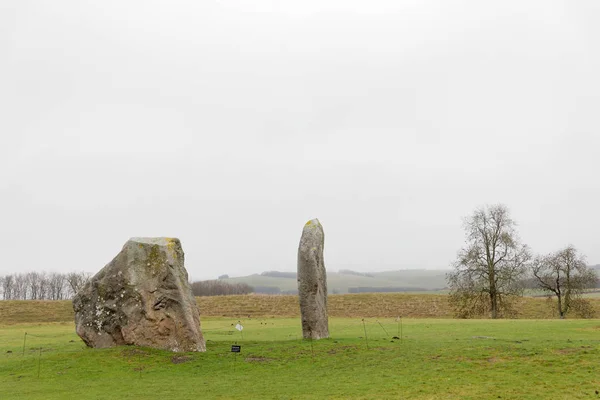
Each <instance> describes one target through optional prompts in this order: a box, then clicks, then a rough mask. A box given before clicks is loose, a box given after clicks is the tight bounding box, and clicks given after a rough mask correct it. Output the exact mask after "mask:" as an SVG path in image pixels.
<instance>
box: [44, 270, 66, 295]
mask: <svg viewBox="0 0 600 400" xmlns="http://www.w3.org/2000/svg"><path fill="white" fill-rule="evenodd" d="M65 284H66V276H65V275H64V274H61V273H57V272H53V273H51V274H50V275H49V276H48V295H47V298H48V299H49V300H62V299H63V298H64V295H65Z"/></svg>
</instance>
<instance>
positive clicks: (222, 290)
mask: <svg viewBox="0 0 600 400" xmlns="http://www.w3.org/2000/svg"><path fill="white" fill-rule="evenodd" d="M191 286H192V293H193V294H194V296H228V295H232V294H249V293H252V292H254V288H253V287H252V286H250V285H248V284H247V283H229V282H224V281H223V280H210V281H196V282H193V283H192V285H191Z"/></svg>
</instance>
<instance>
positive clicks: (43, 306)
mask: <svg viewBox="0 0 600 400" xmlns="http://www.w3.org/2000/svg"><path fill="white" fill-rule="evenodd" d="M196 299H197V301H198V305H199V306H200V312H201V315H203V316H212V317H232V318H241V317H248V316H250V317H297V316H299V315H300V309H299V306H298V298H297V296H291V295H290V296H284V295H254V294H251V295H241V296H214V297H197V298H196ZM328 300H329V304H328V306H329V307H328V308H329V315H330V316H332V317H370V318H373V317H375V318H376V317H379V318H384V317H388V318H390V317H392V318H393V317H397V316H402V317H407V318H452V317H453V313H452V309H451V308H450V305H449V304H448V297H447V296H446V295H433V294H405V293H366V294H340V295H330V296H329V298H328ZM589 300H590V301H591V303H592V306H593V308H594V310H595V311H596V316H597V315H600V298H591V299H589ZM519 302H520V304H519V306H518V308H517V309H518V314H517V315H516V317H517V318H525V319H547V318H556V314H555V312H554V308H553V307H552V305H553V304H554V303H551V302H549V301H548V300H547V299H545V298H533V297H524V298H522V299H521V300H519ZM64 321H73V309H72V307H71V301H70V300H65V301H33V300H25V301H0V324H3V325H6V324H15V323H27V322H36V323H45V322H64Z"/></svg>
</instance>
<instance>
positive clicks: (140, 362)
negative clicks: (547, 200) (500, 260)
mask: <svg viewBox="0 0 600 400" xmlns="http://www.w3.org/2000/svg"><path fill="white" fill-rule="evenodd" d="M241 322H242V324H243V325H244V327H245V329H244V330H243V338H242V335H241V334H240V333H239V332H238V331H236V330H235V329H234V327H233V325H235V323H237V320H236V319H231V318H215V317H210V318H206V317H205V318H203V319H202V324H203V330H204V334H205V337H206V339H207V347H208V351H207V352H206V353H185V354H174V353H169V352H164V351H158V350H153V349H147V348H138V347H120V348H113V349H103V350H95V349H88V348H86V347H85V346H83V343H82V342H81V340H80V339H79V338H78V337H77V335H76V334H75V333H74V326H73V324H72V323H69V322H64V323H43V324H15V325H5V326H0V399H146V398H173V399H175V398H177V399H198V398H211V399H212V398H214V399H229V398H239V399H242V398H243V399H258V398H267V399H309V398H312V399H317V398H339V399H345V398H364V399H381V398H407V399H408V398H410V399H413V398H417V399H440V398H443V399H445V398H449V399H452V398H454V399H459V398H460V399H481V398H487V399H498V398H502V399H511V398H512V399H545V398H553V399H573V398H586V399H589V398H600V397H599V396H597V395H596V394H595V391H596V390H599V391H600V362H599V361H598V360H599V356H600V321H598V320H562V321H561V320H496V321H492V320H452V319H405V320H403V323H402V333H403V335H402V340H398V339H393V336H397V335H398V330H399V326H398V324H397V323H396V322H395V321H394V319H392V318H380V319H375V318H369V319H365V327H366V329H367V338H368V348H367V342H366V340H365V337H364V336H365V334H364V328H363V323H362V321H361V319H360V318H352V319H350V318H331V319H330V332H331V336H332V338H331V339H328V340H321V341H315V342H312V343H311V342H309V341H303V340H301V337H300V336H299V335H301V329H300V324H299V319H298V318H264V319H261V318H257V319H249V320H248V319H247V320H242V321H241ZM380 324H381V325H380ZM386 331H387V332H386ZM25 332H27V337H26V345H25V354H24V355H23V340H24V336H25ZM235 342H237V343H238V344H241V345H242V352H241V353H240V354H239V355H237V356H236V355H235V354H233V353H231V352H230V348H231V344H233V343H235ZM40 348H41V352H40ZM38 373H39V377H38Z"/></svg>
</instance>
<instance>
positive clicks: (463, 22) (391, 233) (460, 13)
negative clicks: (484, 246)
mask: <svg viewBox="0 0 600 400" xmlns="http://www.w3.org/2000/svg"><path fill="white" fill-rule="evenodd" d="M599 20H600V3H598V2H597V1H594V0H590V1H569V2H567V1H549V0H541V1H497V2H481V1H454V2H449V1H422V0H420V1H416V0H415V1H399V0H389V1H348V0H344V1H341V0H339V1H337V0H336V1H333V0H325V1H324V0H319V1H317V0H307V1H302V2H292V1H265V0H254V1H242V0H219V1H213V0H203V1H189V2H177V1H162V2H158V1H143V2H142V1H121V0H119V1H101V2H100V1H94V2H92V1H83V0H77V1H75V0H74V1H52V2H50V1H23V0H18V1H17V0H14V1H13V0H9V1H3V2H1V3H0V88H1V90H0V110H1V111H0V113H1V116H0V199H1V200H0V202H1V207H0V219H1V226H2V229H1V230H0V250H1V251H2V254H3V262H2V263H0V274H4V273H8V272H13V271H28V270H46V271H71V270H85V271H90V272H96V271H97V270H99V269H100V268H101V267H103V266H104V265H105V264H106V263H107V262H108V261H110V260H111V259H112V257H113V256H114V255H116V254H117V253H118V251H119V250H120V248H121V246H122V245H123V243H125V241H126V240H127V239H128V238H129V237H131V236H176V237H179V238H180V239H181V241H182V244H183V247H184V250H185V252H186V265H187V268H188V271H189V272H190V275H191V276H192V278H194V279H203V278H212V277H216V276H217V275H219V274H223V273H228V274H230V275H232V276H233V275H244V274H248V273H253V272H261V271H264V270H272V269H277V270H288V271H293V270H295V267H296V251H297V246H298V241H299V239H300V234H301V232H302V227H303V225H304V223H305V222H306V221H307V220H309V219H311V218H315V217H317V218H319V219H320V221H321V222H322V224H323V226H324V229H325V235H326V242H325V248H326V266H327V267H328V268H329V269H331V270H337V269H339V268H353V269H357V270H361V271H378V270H386V269H398V268H446V267H448V265H449V263H450V262H451V261H452V260H453V258H454V257H455V254H456V251H457V250H458V249H459V248H460V247H461V245H462V244H463V242H464V238H463V231H462V227H461V218H462V217H464V216H466V215H468V214H470V213H471V212H472V211H473V209H474V208H475V207H477V206H481V205H484V204H492V203H504V204H506V205H507V206H508V207H509V208H510V209H511V211H512V214H513V217H514V219H515V220H516V221H517V222H518V223H519V231H520V234H521V237H522V239H523V240H524V242H526V243H528V244H529V245H530V246H531V247H532V249H533V250H534V251H535V252H539V253H546V252H550V251H553V250H557V249H558V248H560V247H561V246H565V245H567V244H569V243H572V244H573V245H575V246H576V247H578V248H579V249H580V250H581V251H582V252H583V253H584V254H586V255H587V256H588V260H589V261H590V262H591V263H599V262H600V246H599V245H598V243H599V242H598V232H597V230H598V228H597V224H598V222H599V221H600V211H599V210H600V207H599V206H598V203H599V200H600V180H599V179H598V172H599V171H600V157H599V154H598V153H599V149H600V132H599V128H600V122H599V120H598V110H599V109H600V78H599V74H598V71H600V27H599V25H598V23H597V22H598V21H599Z"/></svg>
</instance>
